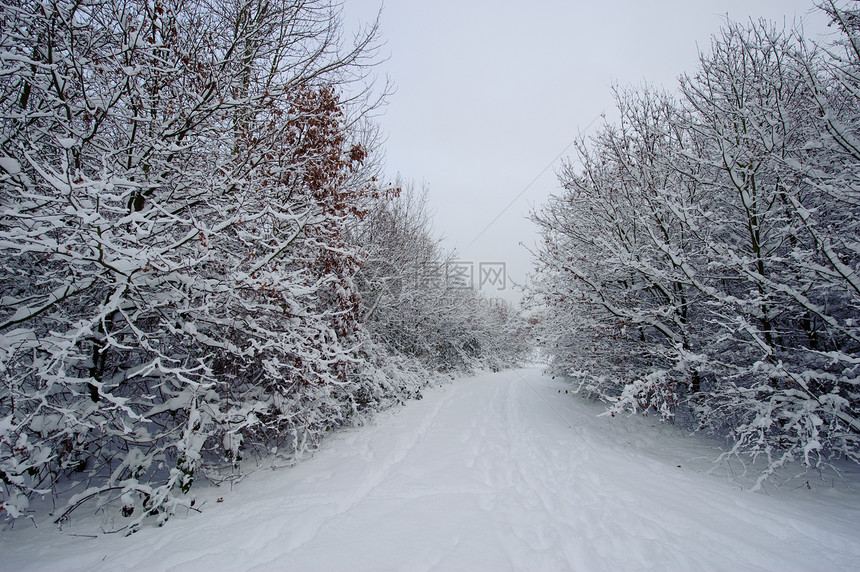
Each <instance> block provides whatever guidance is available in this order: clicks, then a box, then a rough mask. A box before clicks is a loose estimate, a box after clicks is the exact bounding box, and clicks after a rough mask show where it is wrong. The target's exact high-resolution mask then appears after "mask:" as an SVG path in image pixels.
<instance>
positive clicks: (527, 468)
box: [0, 369, 860, 572]
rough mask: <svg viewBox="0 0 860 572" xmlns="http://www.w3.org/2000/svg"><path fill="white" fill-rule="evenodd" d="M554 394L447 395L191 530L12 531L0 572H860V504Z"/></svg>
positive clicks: (276, 476)
mask: <svg viewBox="0 0 860 572" xmlns="http://www.w3.org/2000/svg"><path fill="white" fill-rule="evenodd" d="M564 387H565V386H564V384H563V383H562V382H560V381H558V380H552V379H550V378H548V377H546V376H543V375H541V372H540V370H537V369H523V370H517V371H510V372H503V373H497V374H484V375H480V376H477V377H473V378H467V379H464V380H458V381H456V382H453V383H451V384H449V385H445V386H443V387H441V388H436V389H432V390H428V391H427V392H425V398H424V399H423V400H420V401H413V402H410V403H408V404H407V405H406V407H403V408H399V409H397V410H393V411H389V412H387V413H384V414H381V415H379V416H378V417H377V419H376V421H374V423H373V424H372V425H370V426H366V427H361V428H357V429H349V430H344V431H341V432H339V433H338V434H336V435H334V436H332V438H331V439H329V440H328V441H327V442H326V443H325V444H324V445H323V447H322V449H321V450H320V451H319V452H318V453H317V454H316V455H315V456H314V457H313V458H311V459H308V460H306V461H304V462H302V463H300V464H299V465H298V466H296V467H293V468H291V469H285V470H278V471H259V472H257V473H255V474H253V475H251V476H250V477H248V478H247V479H246V480H244V481H243V482H241V483H240V484H239V485H237V486H236V487H234V489H233V490H232V491H225V490H215V489H213V490H209V491H206V490H204V491H202V492H201V499H203V500H206V502H205V505H204V506H203V513H202V514H191V515H189V516H187V517H182V518H175V519H172V520H171V521H170V522H169V523H168V524H167V526H166V527H165V528H163V529H152V528H145V529H143V530H141V531H140V532H138V533H137V534H135V535H133V536H131V537H128V538H124V537H119V536H107V537H104V536H103V537H100V538H97V539H88V538H75V537H68V536H62V535H60V534H58V533H57V532H56V530H45V527H42V528H40V529H39V530H33V529H32V527H29V526H19V527H16V529H15V530H13V531H11V532H7V533H2V534H0V551H2V553H3V556H2V558H0V569H3V570H13V569H16V570H17V569H21V570H24V569H26V570H31V569H43V570H61V569H62V570H177V571H178V570H182V571H186V570H205V571H207V572H213V571H219V570H298V571H309V570H326V571H333V570H350V571H355V570H376V571H379V570H425V571H431V570H432V571H436V570H438V571H442V570H495V571H500V570H614V571H617V570H648V569H651V570H780V571H787V570H828V571H835V570H860V533H858V530H860V512H858V508H860V503H858V502H857V495H856V494H849V493H844V492H839V491H837V490H835V489H827V488H823V489H817V490H816V489H813V490H812V491H808V490H806V489H804V490H803V491H793V492H792V491H785V490H784V489H782V490H780V491H773V494H770V495H767V494H761V493H757V494H753V493H749V492H745V491H743V490H740V487H738V486H737V485H735V484H732V483H730V482H728V481H727V480H726V479H724V478H720V477H716V476H710V475H707V474H704V473H703V472H702V471H701V468H702V467H705V466H707V464H706V463H705V462H704V461H702V460H701V459H699V460H698V461H697V460H696V457H701V456H702V455H704V454H710V453H708V451H707V446H708V445H707V444H706V443H705V442H703V441H701V440H700V439H698V438H689V437H686V436H685V435H682V434H677V432H674V431H672V430H671V429H670V428H660V427H657V428H653V427H652V426H651V423H650V422H648V421H647V420H642V419H639V418H637V419H619V418H616V419H608V418H605V417H602V418H596V417H595V415H596V414H597V413H598V412H599V411H600V409H599V408H597V407H595V406H594V405H593V404H588V403H583V402H582V401H580V400H577V399H574V398H572V397H570V396H565V395H563V393H564ZM559 391H561V393H562V395H559ZM658 438H659V439H660V441H659V444H658V443H657V439H658ZM645 445H647V447H646V446H645ZM655 445H656V447H655ZM679 465H680V466H679ZM217 497H223V499H224V502H221V503H216V502H215V499H216V498H217Z"/></svg>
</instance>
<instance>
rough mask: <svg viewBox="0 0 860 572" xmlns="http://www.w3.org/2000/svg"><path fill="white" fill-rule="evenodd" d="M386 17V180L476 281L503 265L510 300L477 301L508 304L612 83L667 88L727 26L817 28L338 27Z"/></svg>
mask: <svg viewBox="0 0 860 572" xmlns="http://www.w3.org/2000/svg"><path fill="white" fill-rule="evenodd" d="M380 7H382V15H381V22H380V23H381V32H382V39H383V40H384V41H385V46H384V48H383V52H382V55H383V56H385V57H387V58H388V59H387V61H385V62H384V63H383V64H381V65H380V66H379V69H378V73H379V74H380V75H381V76H385V75H387V76H389V77H390V79H391V80H392V81H393V83H394V85H395V88H396V92H395V93H394V95H393V96H392V97H391V98H390V102H389V103H388V105H387V106H386V107H385V109H384V110H383V113H382V115H381V116H380V117H379V119H378V121H379V123H380V125H381V127H382V129H383V131H384V133H385V134H386V135H387V142H386V144H385V154H386V173H387V175H388V178H389V179H393V178H394V177H395V175H397V174H398V173H399V174H401V175H402V176H403V177H404V178H406V179H412V180H414V181H415V182H416V184H417V185H418V186H421V185H426V186H427V187H428V188H429V195H430V203H431V208H432V209H433V211H434V224H435V230H436V233H437V234H439V235H442V236H444V237H445V244H446V246H448V247H449V248H456V249H457V251H458V253H459V259H460V260H462V261H464V262H468V263H474V265H475V270H474V271H475V273H476V277H477V273H478V264H479V263H481V262H504V263H505V264H506V267H507V272H508V276H509V281H508V283H507V288H508V291H507V292H505V293H499V292H494V291H492V290H485V293H486V294H487V295H489V296H497V295H502V296H504V297H506V298H508V299H510V300H516V299H517V298H518V295H516V294H515V292H514V290H513V289H512V283H522V282H523V281H524V280H525V279H526V275H527V274H528V273H529V272H530V271H531V255H530V254H529V252H528V251H527V249H526V246H528V247H529V248H534V245H535V244H536V241H537V239H538V237H537V234H536V230H535V227H534V225H533V224H532V223H531V222H530V221H529V220H528V219H527V217H528V214H529V212H530V211H531V210H533V209H535V208H539V207H540V205H541V204H542V203H543V202H544V201H545V200H546V197H547V196H548V195H549V194H551V193H555V192H558V188H559V187H558V182H557V178H556V175H555V173H556V171H557V170H558V168H559V166H560V162H561V159H559V158H558V157H559V155H561V156H563V157H564V156H569V155H570V150H569V145H570V144H571V142H572V141H573V140H574V139H575V138H576V137H577V134H578V133H580V132H583V133H585V134H586V135H587V134H588V133H589V132H590V129H589V128H593V127H594V126H595V125H599V124H600V122H601V121H602V119H601V118H600V115H601V113H605V114H606V116H607V119H609V120H612V119H613V117H614V116H615V111H614V108H613V98H612V86H613V85H619V86H630V85H637V84H642V83H644V82H648V83H649V84H652V85H655V86H657V87H664V88H666V89H670V90H674V89H675V87H676V85H677V78H678V76H680V75H681V74H682V73H685V72H688V73H691V74H692V73H694V72H695V70H696V65H697V60H698V52H699V50H704V51H707V49H708V46H709V43H710V37H711V36H712V35H713V34H715V33H717V32H719V29H720V27H721V26H722V25H723V24H724V23H725V21H726V16H727V15H728V17H729V18H730V19H732V20H734V21H748V20H749V19H750V18H751V17H752V18H762V17H763V18H767V19H770V20H774V21H776V22H778V23H779V24H780V25H782V24H783V23H786V24H787V25H789V26H790V25H791V24H792V22H794V21H802V22H803V23H804V26H805V29H806V35H807V37H810V38H816V37H819V35H820V34H821V33H822V31H823V30H824V29H825V28H824V23H825V22H824V19H823V17H822V16H821V15H820V14H819V13H817V12H815V11H812V12H811V9H812V8H813V4H812V1H811V0H807V1H801V0H714V1H699V0H659V1H647V0H614V1H605V2H599V1H591V0H588V1H586V0H567V1H563V0H555V1H553V0H531V1H529V2H523V1H522V0H516V1H514V0H432V1H430V0H387V1H386V2H385V4H384V6H383V4H382V2H381V1H380V0H345V6H344V24H345V25H346V28H347V29H357V28H358V26H359V25H360V24H361V23H367V22H368V21H371V20H373V19H374V18H375V17H376V14H377V12H378V11H379V9H380ZM810 12H811V13H810ZM515 199H516V200H515ZM512 201H513V204H512V205H511V202H512ZM508 205H511V206H510V207H509V208H507V210H505V208H506V207H508ZM503 211H504V212H503ZM522 245H525V246H522Z"/></svg>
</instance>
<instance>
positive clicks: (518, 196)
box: [466, 111, 603, 248]
mask: <svg viewBox="0 0 860 572" xmlns="http://www.w3.org/2000/svg"><path fill="white" fill-rule="evenodd" d="M601 115H603V112H602V111H601V112H600V113H598V114H597V115H596V116H595V117H594V119H592V120H591V121H590V122H589V123H588V125H586V126H585V129H584V131H588V130H589V128H590V127H591V126H592V125H594V122H595V121H597V120H598V119H599V118H600V116H601ZM581 136H582V132H580V133H579V135H577V136H576V138H575V139H573V140H571V142H570V143H568V144H567V146H566V147H565V148H564V149H562V150H561V152H559V154H558V155H556V156H555V157H554V158H553V160H552V161H550V162H549V164H548V165H547V166H546V167H544V168H543V170H542V171H541V172H540V173H538V175H537V176H536V177H535V178H534V179H532V181H531V182H530V183H529V184H528V185H526V187H525V188H524V189H523V190H522V191H520V192H519V194H518V195H517V196H515V197H514V198H513V200H512V201H511V202H509V203H508V204H507V206H506V207H505V208H503V209H502V211H501V212H500V213H499V214H497V215H496V217H495V218H494V219H493V220H491V221H490V223H489V224H488V225H487V226H485V227H484V229H483V230H482V231H481V232H479V233H478V236H476V237H475V238H474V239H473V240H472V242H470V243H469V244H467V245H466V248H469V247H470V246H472V245H473V244H475V243H476V242H478V239H479V238H481V237H482V236H484V233H485V232H487V231H488V230H490V227H491V226H493V225H494V224H495V223H496V221H497V220H499V219H500V218H501V217H502V215H503V214H505V213H506V212H508V209H509V208H511V207H512V206H514V203H516V202H517V201H518V200H519V199H520V197H522V196H523V195H524V194H526V192H527V191H528V190H529V189H530V188H531V187H532V185H534V184H535V183H536V182H537V180H538V179H540V178H541V177H542V176H543V174H544V173H546V172H547V171H548V170H549V169H550V167H552V166H553V165H554V164H555V162H556V161H558V160H559V158H561V156H562V155H564V154H565V153H567V150H568V149H570V148H571V147H572V146H573V144H574V143H576V141H577V139H579V138H580V137H581Z"/></svg>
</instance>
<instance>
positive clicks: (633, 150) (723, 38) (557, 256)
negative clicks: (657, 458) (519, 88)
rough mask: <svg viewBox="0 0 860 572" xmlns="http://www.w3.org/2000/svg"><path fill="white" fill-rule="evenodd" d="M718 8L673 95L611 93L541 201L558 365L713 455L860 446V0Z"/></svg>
mask: <svg viewBox="0 0 860 572" xmlns="http://www.w3.org/2000/svg"><path fill="white" fill-rule="evenodd" d="M821 9H822V10H824V11H825V12H826V14H827V15H828V16H829V18H830V20H831V22H832V28H833V29H834V30H836V31H838V32H837V33H838V38H837V39H835V40H833V41H832V42H830V43H828V44H826V45H818V44H815V43H813V42H810V41H808V40H806V39H804V38H803V36H802V33H801V31H800V30H796V29H793V30H781V29H779V28H777V27H775V26H774V25H772V24H770V23H767V22H751V23H749V24H747V25H740V24H729V25H728V26H727V27H726V28H725V29H724V30H723V31H722V33H721V34H720V35H718V36H716V37H714V38H713V39H712V42H711V46H710V50H709V51H707V52H706V53H703V54H702V55H701V56H700V63H699V66H698V69H697V71H696V72H695V73H694V74H693V75H691V76H685V77H683V78H681V80H680V87H679V90H678V91H677V92H676V93H674V94H669V93H661V92H658V91H655V90H653V89H649V88H632V89H626V90H618V91H617V93H616V96H617V97H616V103H617V108H618V113H619V115H620V120H619V121H618V122H617V123H614V124H606V125H604V126H603V127H601V128H600V129H599V130H598V131H597V132H596V133H595V134H594V135H593V136H592V137H590V138H589V140H587V141H586V140H582V141H580V142H579V145H578V148H577V154H576V157H575V158H574V159H572V160H571V161H569V162H568V163H567V164H566V165H565V167H564V168H563V170H562V172H561V173H560V180H561V183H562V185H563V189H564V191H563V192H562V193H560V194H558V195H557V196H554V197H552V198H551V199H550V201H549V202H548V203H547V204H546V205H545V206H544V207H543V208H542V209H541V210H540V212H538V213H536V214H535V215H534V220H535V221H536V222H537V224H538V225H539V227H540V229H541V231H542V235H543V242H542V244H541V247H540V250H539V263H538V276H537V283H536V287H535V291H534V293H533V297H534V301H535V303H536V304H537V306H538V307H540V308H542V309H543V312H544V314H545V331H544V335H543V338H544V340H543V341H544V345H545V347H546V351H547V352H548V354H549V355H550V356H551V358H552V360H553V367H554V368H555V370H556V371H558V372H560V373H563V374H565V375H567V376H569V377H571V378H573V379H574V380H575V382H576V385H577V387H578V388H579V389H580V390H581V391H583V392H588V393H591V394H596V395H599V396H601V397H603V398H605V399H606V400H608V401H609V402H610V403H611V411H612V412H613V413H615V412H619V411H622V410H633V411H642V412H654V413H656V414H658V415H660V416H662V418H663V419H669V418H678V417H683V418H684V420H685V421H687V422H691V423H692V424H693V425H694V426H695V427H697V428H699V429H707V430H711V431H714V432H716V433H717V434H720V435H728V437H729V442H730V448H729V450H727V452H726V455H738V456H744V457H745V456H748V455H751V456H752V457H754V458H757V459H759V460H762V459H764V460H766V464H765V466H766V468H765V469H763V470H762V471H761V473H760V480H759V484H760V483H761V482H762V480H763V479H765V478H767V477H768V476H769V475H770V474H772V473H773V471H775V470H776V469H777V468H779V467H781V466H784V465H785V463H787V462H789V461H791V460H802V461H803V463H804V464H805V465H806V466H808V467H818V466H820V465H821V464H822V463H825V462H827V461H829V460H832V459H834V458H847V459H850V460H852V461H855V462H857V461H860V446H858V445H860V387H858V383H860V380H858V373H860V372H858V369H859V368H860V275H858V271H860V268H858V265H860V11H858V10H857V9H855V8H851V7H850V5H846V6H841V5H838V4H837V3H835V2H825V3H823V4H822V6H821Z"/></svg>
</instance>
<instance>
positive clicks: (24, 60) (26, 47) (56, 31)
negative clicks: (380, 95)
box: [0, 0, 376, 529]
mask: <svg viewBox="0 0 860 572" xmlns="http://www.w3.org/2000/svg"><path fill="white" fill-rule="evenodd" d="M338 18H339V16H338V12H337V10H336V6H333V5H332V4H331V3H329V2H325V1H310V2H304V1H303V2H292V1H289V0H270V1H265V2H264V1H257V0H249V1H246V2H233V1H230V0H223V1H222V0H215V1H209V0H199V1H191V2H188V1H179V0H163V1H162V0H157V1H155V2H152V1H148V0H139V1H138V0H122V1H120V0H116V1H113V0H111V1H107V2H105V1H102V0H99V1H92V2H91V1H83V2H79V1H74V2H73V1H66V0H53V1H50V2H12V3H3V4H2V5H0V52H2V58H0V60H2V64H0V66H2V67H0V73H1V74H2V75H3V78H4V82H3V84H2V87H0V90H2V98H0V125H2V140H0V149H2V157H0V251H2V256H3V265H2V270H0V290H2V292H3V297H2V299H0V372H2V377H3V383H2V387H0V481H2V485H0V500H2V509H3V511H4V516H9V517H12V518H15V517H18V516H20V515H22V514H23V513H24V512H25V511H26V509H27V506H28V502H27V499H28V497H29V496H31V495H33V494H36V493H38V494H43V493H44V492H46V491H51V490H52V488H53V487H54V485H55V484H56V483H57V482H59V481H60V480H62V479H64V478H66V477H67V476H69V475H80V478H78V479H77V480H79V481H83V482H85V483H88V486H87V488H86V490H85V491H83V492H81V493H80V494H79V495H77V496H76V497H74V498H73V499H72V500H71V501H70V502H69V505H68V506H67V508H66V509H64V510H63V511H61V512H60V513H59V514H58V518H59V519H63V518H65V517H67V516H68V514H69V512H70V511H71V510H73V509H74V508H75V507H77V506H79V504H80V503H81V502H84V501H86V500H88V499H91V498H97V497H98V498H100V499H101V501H106V500H112V499H115V498H117V497H118V498H119V499H120V500H121V504H122V505H123V508H122V512H123V514H125V515H127V516H133V519H132V521H131V524H130V526H131V528H132V529H134V527H135V526H137V525H138V523H139V522H141V520H142V519H143V518H145V517H146V516H147V515H158V516H159V519H160V520H161V521H163V520H164V519H165V518H166V517H167V515H168V514H169V513H170V511H171V510H172V509H173V507H174V506H175V505H176V503H178V502H182V503H187V502H190V501H189V500H188V499H186V498H184V494H183V493H187V491H188V490H189V487H190V486H191V484H192V482H193V481H194V480H195V479H197V478H199V475H200V474H201V473H204V474H205V473H206V472H207V471H210V470H213V469H217V467H218V466H219V465H220V463H221V462H222V461H223V460H226V461H227V462H228V466H229V462H233V463H235V462H236V461H237V460H238V459H239V458H240V457H241V455H242V454H247V453H248V452H255V451H256V452H259V453H260V454H262V453H264V452H265V451H268V450H269V449H270V448H271V447H281V446H283V447H284V448H285V449H287V450H292V451H296V452H300V451H301V450H303V449H304V448H305V447H307V446H308V443H309V442H312V441H313V440H314V439H315V436H316V435H318V434H319V433H320V432H322V431H323V430H324V429H325V428H326V427H328V426H330V425H331V424H333V423H337V422H338V420H339V419H342V418H343V417H344V416H345V415H347V414H349V412H350V407H351V406H350V402H351V399H350V391H351V389H350V388H351V385H350V384H349V376H350V374H351V372H352V370H353V368H354V367H355V364H356V363H357V362H358V361H360V360H359V358H358V357H357V356H356V354H355V351H354V350H355V345H356V344H357V342H356V341H355V340H354V339H353V336H354V333H355V330H356V328H357V324H358V320H359V314H358V312H359V302H358V294H357V291H356V289H355V286H354V285H353V282H352V277H353V275H354V274H355V272H356V271H357V270H358V267H359V263H360V261H359V253H358V250H357V249H356V248H355V247H353V246H352V245H351V244H350V243H349V242H348V240H347V229H348V223H349V220H351V219H352V218H354V217H356V216H358V215H360V214H361V213H362V212H363V210H364V209H365V208H366V206H367V204H368V202H367V201H368V200H369V199H370V197H369V196H368V193H367V188H366V186H364V185H362V184H360V181H362V180H364V177H363V176H362V175H361V174H360V172H361V165H362V163H363V161H364V160H365V158H366V156H367V153H368V149H367V148H366V147H364V146H362V145H361V144H360V143H358V140H357V139H356V138H355V136H354V135H353V134H352V132H351V130H350V127H349V125H350V123H349V122H348V121H347V119H346V115H345V113H346V111H345V107H344V104H343V103H341V101H340V97H339V91H338V90H339V86H342V85H343V84H344V82H348V81H350V80H351V79H352V78H360V77H361V76H362V74H363V69H364V66H365V65H367V64H368V63H369V62H370V60H369V59H368V58H371V57H372V56H373V45H374V44H373V42H374V39H375V35H376V29H375V28H374V27H371V28H370V29H368V30H367V31H366V33H365V34H364V35H362V36H360V37H359V38H357V42H356V43H355V45H353V46H349V47H345V46H344V44H343V42H342V41H341V38H340V35H339V33H340V31H339V19H338ZM351 114H352V115H351V117H352V116H354V112H351Z"/></svg>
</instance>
